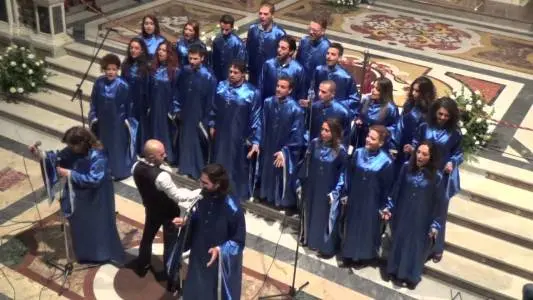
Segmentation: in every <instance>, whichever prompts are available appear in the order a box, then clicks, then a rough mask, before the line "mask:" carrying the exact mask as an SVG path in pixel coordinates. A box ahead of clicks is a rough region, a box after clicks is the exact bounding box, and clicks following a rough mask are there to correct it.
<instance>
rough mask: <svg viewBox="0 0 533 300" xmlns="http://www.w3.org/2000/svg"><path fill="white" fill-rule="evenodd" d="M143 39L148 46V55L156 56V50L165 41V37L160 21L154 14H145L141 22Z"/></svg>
mask: <svg viewBox="0 0 533 300" xmlns="http://www.w3.org/2000/svg"><path fill="white" fill-rule="evenodd" d="M140 38H142V40H143V41H144V43H145V44H146V48H148V56H149V57H150V58H152V57H154V55H155V52H156V50H157V47H158V46H159V44H161V43H162V42H163V41H165V38H164V37H163V36H162V35H161V30H160V27H159V21H158V20H157V18H156V16H154V15H146V16H144V18H143V20H142V24H141V36H140Z"/></svg>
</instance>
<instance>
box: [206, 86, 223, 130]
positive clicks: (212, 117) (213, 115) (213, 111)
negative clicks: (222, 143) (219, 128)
mask: <svg viewBox="0 0 533 300" xmlns="http://www.w3.org/2000/svg"><path fill="white" fill-rule="evenodd" d="M221 84H222V81H221V82H219V83H218V85H217V88H216V90H215V99H214V100H213V103H211V108H210V109H209V120H208V122H207V127H209V128H215V124H216V119H217V113H218V101H217V93H216V91H217V90H218V89H219V87H218V86H219V85H220V86H222V85H221Z"/></svg>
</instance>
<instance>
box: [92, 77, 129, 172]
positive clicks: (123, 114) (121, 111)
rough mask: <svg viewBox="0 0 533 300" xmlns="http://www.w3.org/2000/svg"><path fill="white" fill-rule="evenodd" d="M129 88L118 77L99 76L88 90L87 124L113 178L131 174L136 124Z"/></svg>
mask: <svg viewBox="0 0 533 300" xmlns="http://www.w3.org/2000/svg"><path fill="white" fill-rule="evenodd" d="M131 108H132V99H131V91H130V87H129V86H128V83H127V82H126V81H125V80H124V79H122V78H120V77H118V78H115V79H113V80H111V81H110V80H109V79H107V78H106V77H105V76H101V77H100V78H98V79H97V80H96V82H95V83H94V86H93V91H92V94H91V108H90V110H89V124H90V127H91V129H92V130H93V131H94V132H95V134H96V136H97V137H98V139H99V140H100V141H101V142H102V143H103V144H104V148H105V150H106V152H107V155H108V156H109V167H110V168H111V174H112V176H113V177H114V179H116V180H118V179H123V178H126V177H129V176H131V167H132V166H133V163H134V162H135V160H136V158H137V149H136V147H137V143H136V139H137V127H138V122H137V120H136V119H135V118H134V117H133V114H132V111H131Z"/></svg>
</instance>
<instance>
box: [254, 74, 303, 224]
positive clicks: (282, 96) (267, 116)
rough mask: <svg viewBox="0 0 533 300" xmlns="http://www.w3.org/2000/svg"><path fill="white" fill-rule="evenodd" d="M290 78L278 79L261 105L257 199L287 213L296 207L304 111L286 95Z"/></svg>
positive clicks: (289, 90) (293, 210)
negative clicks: (272, 90) (296, 181)
mask: <svg viewBox="0 0 533 300" xmlns="http://www.w3.org/2000/svg"><path fill="white" fill-rule="evenodd" d="M292 88H293V82H292V79H291V78H289V77H281V78H279V79H278V85H277V87H276V95H275V96H273V97H270V98H267V99H266V100H265V102H264V105H263V130H262V138H261V143H262V149H261V157H260V174H261V175H260V178H261V187H260V192H259V197H260V199H263V200H266V201H267V203H269V204H271V205H274V206H276V207H283V208H286V209H287V210H286V213H287V214H289V215H290V214H293V213H294V212H295V209H296V196H295V194H294V193H293V192H294V191H295V185H294V184H295V179H296V171H297V170H296V169H297V165H298V162H299V161H300V159H301V154H302V148H303V147H304V144H305V143H304V130H305V129H304V122H305V120H304V111H303V110H302V109H301V108H300V106H299V105H298V103H297V102H296V101H295V100H294V98H292V97H291V96H290V94H291V92H292Z"/></svg>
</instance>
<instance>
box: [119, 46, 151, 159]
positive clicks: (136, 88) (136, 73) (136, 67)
mask: <svg viewBox="0 0 533 300" xmlns="http://www.w3.org/2000/svg"><path fill="white" fill-rule="evenodd" d="M127 53H128V54H127V56H126V58H125V59H124V62H123V63H122V69H121V72H120V74H121V76H122V78H124V80H126V82H127V83H128V85H129V87H130V97H131V101H132V109H131V110H132V115H133V117H134V118H135V119H136V120H137V121H138V123H139V126H138V128H137V146H136V150H137V153H138V154H140V153H142V148H143V145H144V142H146V140H147V139H148V135H149V134H150V131H149V129H148V126H149V121H148V102H147V101H148V97H147V93H148V87H149V81H150V65H149V61H148V50H147V48H146V45H145V44H144V41H143V40H142V39H141V38H138V37H134V38H133V39H131V41H130V43H129V44H128V52H127Z"/></svg>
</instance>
